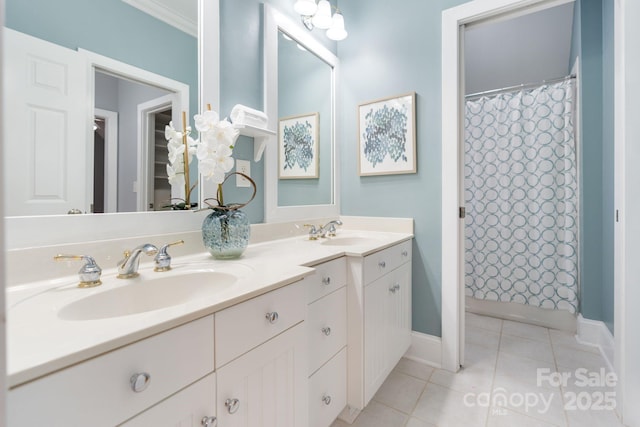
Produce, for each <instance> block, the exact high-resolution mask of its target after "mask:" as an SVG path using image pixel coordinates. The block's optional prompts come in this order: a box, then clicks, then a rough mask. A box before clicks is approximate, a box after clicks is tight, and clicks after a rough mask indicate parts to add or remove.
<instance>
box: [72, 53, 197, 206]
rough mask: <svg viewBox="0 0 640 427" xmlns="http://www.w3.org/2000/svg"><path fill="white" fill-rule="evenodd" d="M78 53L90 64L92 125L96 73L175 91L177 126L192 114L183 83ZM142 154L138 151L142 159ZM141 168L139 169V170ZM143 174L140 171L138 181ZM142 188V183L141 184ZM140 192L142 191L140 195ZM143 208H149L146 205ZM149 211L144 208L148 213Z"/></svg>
mask: <svg viewBox="0 0 640 427" xmlns="http://www.w3.org/2000/svg"><path fill="white" fill-rule="evenodd" d="M78 53H80V54H81V55H83V56H84V58H85V61H86V64H87V85H88V94H89V96H88V97H87V103H88V108H87V112H88V114H90V117H87V120H90V122H89V123H92V122H93V109H94V106H95V73H96V71H100V72H102V73H105V74H110V75H112V76H114V77H118V78H121V79H124V80H130V81H133V82H138V83H144V84H147V85H150V86H155V87H158V88H160V89H164V90H166V91H168V92H172V93H173V94H175V95H176V101H175V102H174V105H173V107H174V110H173V115H172V120H173V122H174V123H176V124H177V123H182V115H181V112H185V114H186V116H187V117H190V115H189V85H187V84H185V83H182V82H179V81H177V80H173V79H170V78H168V77H165V76H161V75H159V74H156V73H152V72H151V71H147V70H144V69H142V68H138V67H135V66H133V65H130V64H126V63H124V62H121V61H118V60H116V59H113V58H109V57H108V56H103V55H100V54H98V53H95V52H91V51H90V50H86V49H81V48H79V49H78ZM87 141H93V127H91V126H87ZM139 155H140V152H138V156H139ZM92 160H93V149H91V153H90V156H89V155H88V156H87V161H92ZM138 169H139V168H138ZM139 173H140V171H139V170H138V178H139V177H140V175H139ZM87 182H93V170H91V171H87ZM138 189H140V183H139V182H138ZM139 194H140V191H138V195H139ZM137 200H138V206H140V205H139V203H140V198H139V197H138V198H137ZM142 206H146V204H145V205H142ZM146 210H147V209H144V211H146Z"/></svg>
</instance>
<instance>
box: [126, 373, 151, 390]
mask: <svg viewBox="0 0 640 427" xmlns="http://www.w3.org/2000/svg"><path fill="white" fill-rule="evenodd" d="M129 381H130V383H131V390H133V391H135V392H136V393H140V392H142V391H144V390H145V389H146V388H147V387H148V386H149V383H150V382H151V375H149V374H147V373H146V372H143V373H141V374H133V375H131V378H130V379H129Z"/></svg>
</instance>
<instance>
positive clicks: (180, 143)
mask: <svg viewBox="0 0 640 427" xmlns="http://www.w3.org/2000/svg"><path fill="white" fill-rule="evenodd" d="M193 120H194V122H195V125H196V129H197V130H198V133H199V139H198V140H194V139H193V138H191V136H190V133H191V127H190V126H188V125H187V124H186V115H185V114H184V113H183V115H182V121H183V129H182V132H179V131H177V130H176V129H175V128H174V127H173V122H170V123H169V125H167V126H166V127H165V138H166V139H167V149H168V150H169V163H168V164H167V176H168V179H169V183H170V184H171V185H172V186H174V185H175V186H184V189H185V199H184V204H182V203H180V204H177V205H172V207H173V208H174V209H190V208H191V203H190V196H191V192H192V191H193V189H194V188H195V187H196V185H197V183H195V184H193V186H191V184H190V182H189V164H190V163H191V161H192V160H193V157H194V155H195V156H196V157H197V159H198V167H199V171H200V174H201V175H203V176H204V177H205V179H207V180H211V181H213V182H214V183H216V184H218V194H217V199H216V200H217V201H218V204H219V205H223V204H224V203H223V198H222V183H223V182H224V180H225V179H226V174H227V172H229V171H231V169H233V166H234V163H235V162H234V159H233V157H232V154H233V147H234V144H235V142H236V139H238V135H239V132H238V130H237V129H236V128H234V127H233V125H232V124H231V123H230V122H229V121H228V120H227V119H226V118H225V119H223V120H220V116H218V113H216V112H215V111H213V110H211V109H209V110H207V111H205V112H204V113H203V114H196V115H195V116H194V117H193Z"/></svg>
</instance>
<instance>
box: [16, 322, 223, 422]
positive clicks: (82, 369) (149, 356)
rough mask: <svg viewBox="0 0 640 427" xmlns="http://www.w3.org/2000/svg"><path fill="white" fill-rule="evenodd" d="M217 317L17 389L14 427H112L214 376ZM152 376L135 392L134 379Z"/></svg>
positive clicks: (189, 324)
mask: <svg viewBox="0 0 640 427" xmlns="http://www.w3.org/2000/svg"><path fill="white" fill-rule="evenodd" d="M213 345H214V344H213V316H208V317H205V318H202V319H200V320H196V321H193V322H191V323H188V324H186V325H184V326H180V327H177V328H175V329H171V330H169V331H167V332H163V333H161V334H158V335H155V336H153V337H150V338H147V339H144V340H142V341H139V342H137V343H134V344H131V345H128V346H126V347H123V348H120V349H118V350H114V351H112V352H110V353H107V354H105V355H102V356H99V357H96V358H94V359H90V360H88V361H86V362H83V363H80V364H78V365H75V366H73V367H70V368H67V369H63V370H61V371H58V372H55V373H53V374H51V375H48V376H46V377H43V378H41V379H38V380H35V381H33V382H30V383H27V384H25V385H22V386H19V387H16V388H15V389H13V390H11V391H10V392H9V395H8V403H9V404H8V420H9V425H11V426H15V427H18V426H34V425H38V424H40V423H44V424H46V425H47V426H113V425H116V424H119V423H121V422H123V421H125V420H127V419H128V418H131V417H132V416H133V415H135V414H138V413H140V412H142V411H143V410H145V409H146V408H148V407H150V406H152V405H154V404H155V403H157V402H159V401H160V400H162V399H164V398H166V397H167V396H170V395H171V394H173V393H175V391H176V390H180V389H183V388H184V387H186V386H188V385H189V384H191V383H193V382H194V381H196V380H198V379H200V378H202V377H204V376H205V375H207V374H208V373H210V372H212V371H213V355H214V349H213ZM136 374H148V375H149V381H148V382H147V387H146V388H144V389H143V390H141V391H138V392H135V391H134V390H133V386H132V384H131V379H132V378H133V376H134V375H136Z"/></svg>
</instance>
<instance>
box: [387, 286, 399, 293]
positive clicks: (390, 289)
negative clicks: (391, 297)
mask: <svg viewBox="0 0 640 427" xmlns="http://www.w3.org/2000/svg"><path fill="white" fill-rule="evenodd" d="M399 290H400V284H399V283H396V284H395V285H393V286H389V292H391V293H394V294H395V293H396V292H397V291H399Z"/></svg>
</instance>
